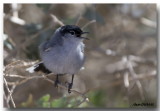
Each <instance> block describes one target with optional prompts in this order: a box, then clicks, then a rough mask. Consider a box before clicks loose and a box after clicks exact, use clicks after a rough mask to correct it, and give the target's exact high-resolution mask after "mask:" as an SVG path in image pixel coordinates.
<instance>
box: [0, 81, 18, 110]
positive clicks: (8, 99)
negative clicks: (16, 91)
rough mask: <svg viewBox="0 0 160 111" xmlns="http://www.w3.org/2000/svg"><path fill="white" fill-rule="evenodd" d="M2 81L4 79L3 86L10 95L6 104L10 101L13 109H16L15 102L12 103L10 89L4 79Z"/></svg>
mask: <svg viewBox="0 0 160 111" xmlns="http://www.w3.org/2000/svg"><path fill="white" fill-rule="evenodd" d="M3 79H4V84H5V86H6V89H7V91H8V93H9V94H10V95H9V96H10V98H8V100H7V103H9V101H10V100H11V103H12V105H13V107H14V108H16V105H15V102H14V100H13V97H12V94H11V93H12V92H11V91H10V89H9V87H8V85H7V81H6V79H5V78H3Z"/></svg>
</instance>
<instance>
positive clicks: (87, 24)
mask: <svg viewBox="0 0 160 111" xmlns="http://www.w3.org/2000/svg"><path fill="white" fill-rule="evenodd" d="M95 22H96V20H92V21H89V22H88V23H86V24H85V25H84V26H83V27H82V29H84V28H86V27H88V26H89V25H90V24H92V23H95Z"/></svg>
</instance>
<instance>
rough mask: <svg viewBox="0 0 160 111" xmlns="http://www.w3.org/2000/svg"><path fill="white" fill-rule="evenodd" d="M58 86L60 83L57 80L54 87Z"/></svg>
mask: <svg viewBox="0 0 160 111" xmlns="http://www.w3.org/2000/svg"><path fill="white" fill-rule="evenodd" d="M58 84H60V81H59V80H56V81H55V83H54V86H55V87H56V88H58Z"/></svg>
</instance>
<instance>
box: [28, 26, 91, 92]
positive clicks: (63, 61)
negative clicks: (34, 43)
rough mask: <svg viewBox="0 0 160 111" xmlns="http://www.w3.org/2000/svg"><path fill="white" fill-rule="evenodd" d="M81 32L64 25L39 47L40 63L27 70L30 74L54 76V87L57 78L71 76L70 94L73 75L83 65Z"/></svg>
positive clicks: (56, 83) (78, 29) (57, 81)
mask: <svg viewBox="0 0 160 111" xmlns="http://www.w3.org/2000/svg"><path fill="white" fill-rule="evenodd" d="M85 33H88V32H83V31H82V30H81V29H80V28H79V27H78V26H75V25H65V26H62V27H60V28H58V29H57V30H56V31H55V33H54V34H53V36H52V37H51V39H50V40H49V41H46V42H44V43H42V44H41V45H40V46H39V51H40V57H41V59H42V62H40V63H38V64H36V65H34V66H32V67H30V68H28V69H27V70H28V71H29V72H31V73H33V72H34V71H42V72H44V73H47V74H49V73H54V74H56V81H55V86H56V87H58V83H59V80H58V76H59V75H62V74H71V75H72V80H71V83H69V84H68V92H69V93H70V92H71V90H70V89H71V88H72V85H73V79H74V74H76V73H77V72H78V71H79V70H80V69H81V68H82V66H83V64H84V59H85V57H84V44H83V40H84V39H88V38H86V37H82V35H83V34H85Z"/></svg>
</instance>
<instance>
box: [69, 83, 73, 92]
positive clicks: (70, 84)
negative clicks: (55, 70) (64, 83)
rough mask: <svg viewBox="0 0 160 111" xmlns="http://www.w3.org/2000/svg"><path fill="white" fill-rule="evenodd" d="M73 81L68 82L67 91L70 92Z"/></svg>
mask: <svg viewBox="0 0 160 111" xmlns="http://www.w3.org/2000/svg"><path fill="white" fill-rule="evenodd" d="M72 86H73V83H69V84H68V93H69V94H70V93H71V89H72Z"/></svg>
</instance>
